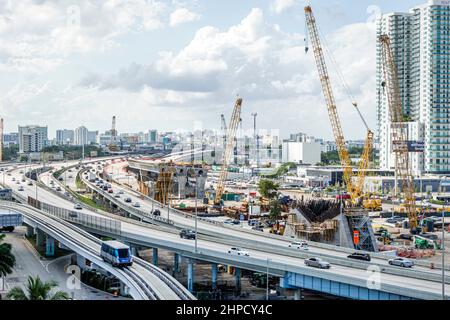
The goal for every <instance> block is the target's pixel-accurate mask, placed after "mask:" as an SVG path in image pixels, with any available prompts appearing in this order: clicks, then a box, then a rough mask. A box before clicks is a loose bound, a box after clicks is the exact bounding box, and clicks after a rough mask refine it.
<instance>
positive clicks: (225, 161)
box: [214, 98, 242, 204]
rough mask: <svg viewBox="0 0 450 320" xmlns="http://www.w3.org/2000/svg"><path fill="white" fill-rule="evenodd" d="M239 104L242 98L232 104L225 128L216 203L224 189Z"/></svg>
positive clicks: (239, 116) (239, 112)
mask: <svg viewBox="0 0 450 320" xmlns="http://www.w3.org/2000/svg"><path fill="white" fill-rule="evenodd" d="M241 106H242V99H241V98H238V99H237V100H236V103H235V105H234V109H233V113H232V115H231V118H230V125H229V126H228V130H227V140H226V147H225V150H224V151H223V156H222V167H221V169H220V175H219V180H218V181H217V188H216V196H215V200H214V202H215V203H216V204H219V203H220V200H221V199H222V194H223V192H224V189H225V180H226V178H227V175H228V164H229V162H230V159H231V156H232V154H233V148H234V138H235V137H236V131H237V129H238V126H239V121H240V119H241Z"/></svg>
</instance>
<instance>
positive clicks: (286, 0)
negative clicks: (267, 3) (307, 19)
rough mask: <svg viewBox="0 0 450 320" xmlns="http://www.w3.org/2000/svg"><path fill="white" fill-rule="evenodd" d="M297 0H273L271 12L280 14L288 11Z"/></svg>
mask: <svg viewBox="0 0 450 320" xmlns="http://www.w3.org/2000/svg"><path fill="white" fill-rule="evenodd" d="M297 2H298V0H275V1H274V2H273V3H272V6H271V9H272V11H275V12H276V13H278V14H280V13H282V12H283V11H285V10H286V9H289V8H291V7H293V6H294V5H296V4H297Z"/></svg>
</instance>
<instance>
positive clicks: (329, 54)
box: [317, 26, 371, 131]
mask: <svg viewBox="0 0 450 320" xmlns="http://www.w3.org/2000/svg"><path fill="white" fill-rule="evenodd" d="M317 30H318V31H319V36H320V38H321V39H322V43H323V44H322V46H323V47H324V48H325V51H326V53H327V56H328V57H329V60H330V61H331V64H332V65H333V67H334V69H335V71H336V74H337V76H338V78H339V80H340V81H341V83H342V86H343V87H344V91H345V92H346V94H347V97H348V98H349V100H350V101H351V103H352V105H353V106H354V107H355V109H356V111H357V112H358V115H359V117H360V118H361V120H362V122H363V123H364V126H365V127H366V129H367V131H371V130H370V129H369V126H368V125H367V122H366V120H365V119H364V117H363V115H362V114H361V111H360V110H359V107H358V103H357V102H356V99H355V96H354V95H353V93H352V91H351V90H350V87H349V86H348V84H347V82H346V81H345V78H344V75H343V74H342V71H341V69H340V68H339V65H338V64H337V62H336V59H335V58H334V55H333V53H332V51H331V50H330V49H329V46H328V42H327V39H326V38H325V36H324V34H323V33H322V31H321V30H320V28H319V27H318V26H317Z"/></svg>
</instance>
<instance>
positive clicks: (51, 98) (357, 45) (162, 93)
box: [0, 0, 424, 139]
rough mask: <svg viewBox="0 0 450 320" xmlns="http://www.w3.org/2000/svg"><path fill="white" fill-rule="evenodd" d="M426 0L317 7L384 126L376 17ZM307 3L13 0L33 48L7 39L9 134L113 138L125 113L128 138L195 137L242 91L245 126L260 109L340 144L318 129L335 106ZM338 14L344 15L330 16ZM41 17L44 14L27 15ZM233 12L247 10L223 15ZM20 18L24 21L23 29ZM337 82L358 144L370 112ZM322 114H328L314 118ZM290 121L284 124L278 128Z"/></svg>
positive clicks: (9, 11)
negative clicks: (315, 54)
mask: <svg viewBox="0 0 450 320" xmlns="http://www.w3.org/2000/svg"><path fill="white" fill-rule="evenodd" d="M423 2H424V1H406V0H405V1H396V2H395V4H392V3H391V2H389V1H380V2H379V3H377V4H376V5H373V4H372V3H371V2H370V1H360V2H358V4H357V5H354V6H353V5H352V6H351V7H350V8H347V5H346V4H344V3H338V2H335V3H331V4H330V3H328V2H324V1H313V5H316V7H317V10H316V11H317V19H318V20H320V22H321V25H322V30H323V32H324V34H325V36H326V38H327V41H328V44H329V46H330V47H331V48H332V49H333V51H334V52H335V58H336V60H337V62H338V64H339V66H340V68H341V69H342V71H343V73H344V76H345V78H346V79H347V81H348V82H349V85H350V87H351V88H352V90H353V91H354V93H355V96H356V98H357V100H358V101H359V104H360V106H361V109H362V112H363V113H364V115H365V116H366V118H367V119H368V121H369V125H370V126H371V127H372V128H375V127H376V122H375V119H376V116H375V103H374V101H375V53H374V48H375V45H376V41H375V40H376V39H375V19H374V17H376V15H377V14H379V13H381V12H383V13H386V12H391V11H396V10H402V11H406V10H408V9H409V8H410V7H411V6H413V5H417V4H420V3H423ZM303 4H304V3H303V1H291V0H289V1H286V0H276V1H265V2H257V1H249V2H248V3H245V4H241V3H239V4H238V3H237V2H236V1H230V2H227V3H226V4H225V3H222V4H220V5H215V6H212V5H210V4H208V3H206V2H202V1H188V2H183V3H180V2H175V1H174V2H158V1H152V2H145V1H131V2H127V3H125V2H124V3H122V2H120V1H119V2H117V4H116V6H118V7H119V6H120V8H121V9H123V12H124V13H123V16H117V13H116V11H118V10H113V9H117V7H115V8H109V9H108V8H107V7H105V6H104V5H102V4H99V3H94V2H89V1H80V2H78V7H73V6H72V5H73V3H72V2H70V1H61V2H59V3H58V4H55V3H53V2H49V1H41V2H39V3H36V2H31V1H30V3H27V1H23V2H21V3H15V2H7V3H6V4H3V5H2V6H1V7H0V15H1V17H2V18H3V19H2V21H3V22H2V25H1V28H0V33H2V35H5V34H6V33H7V32H10V33H11V34H14V36H15V38H14V41H16V40H17V39H18V42H19V43H21V46H22V48H23V49H26V50H22V51H21V52H19V51H15V50H12V48H11V47H10V45H9V46H8V44H11V43H12V39H11V40H10V41H11V42H8V40H9V39H10V38H9V37H6V36H5V44H3V45H2V46H1V47H0V51H1V52H2V53H3V56H4V57H5V58H4V59H3V60H2V61H1V62H0V65H1V67H2V69H4V75H5V76H4V78H3V79H1V78H0V93H1V94H2V96H3V99H2V104H1V109H0V112H1V113H2V115H3V117H4V118H5V131H6V132H7V131H15V128H17V126H18V125H19V124H20V125H26V124H29V122H33V123H34V122H36V123H40V124H44V123H45V124H47V125H48V127H49V132H55V131H56V129H59V128H64V127H68V126H69V125H70V124H71V123H73V122H74V121H76V122H77V123H79V125H83V126H86V127H88V128H93V127H94V124H96V126H98V128H96V130H99V131H106V130H108V129H109V127H110V121H109V119H110V117H111V116H112V115H113V114H116V115H117V116H118V119H122V122H120V121H118V128H119V129H120V130H121V131H128V132H139V131H143V130H146V128H148V127H151V128H155V129H158V130H167V131H173V130H176V129H186V130H190V129H191V128H193V127H194V126H195V121H202V122H203V123H207V124H208V125H209V128H214V127H215V128H218V127H220V118H219V115H220V114H221V113H223V114H225V116H226V117H229V116H230V114H231V109H232V105H233V100H234V98H235V95H236V94H240V95H241V96H242V97H243V99H244V103H243V111H242V113H243V114H242V117H243V126H244V127H248V128H250V127H251V125H252V121H251V120H252V119H251V113H253V112H256V111H257V112H258V127H260V128H266V129H272V128H274V129H280V130H282V131H286V132H284V134H287V132H288V131H291V132H295V131H299V130H302V131H305V132H310V133H311V134H313V135H316V136H319V135H320V136H323V137H325V138H328V139H329V138H331V130H328V129H327V130H323V128H320V131H319V126H317V124H318V122H319V121H318V120H317V118H320V119H324V117H325V116H326V108H325V104H324V101H323V97H322V93H321V92H320V86H319V82H318V80H317V76H316V70H314V67H313V63H312V55H311V54H308V55H305V54H304V31H305V30H304V18H303ZM143 6H145V7H143ZM143 8H145V9H146V10H145V12H146V15H145V16H142V15H143V14H142V12H141V11H142V9H143ZM331 9H332V10H333V12H334V13H333V14H334V19H328V17H329V15H330V12H329V11H330V10H331ZM29 10H33V12H36V13H37V14H36V15H35V17H28V16H27V15H29V12H31V11H29ZM93 10H100V14H99V15H98V18H99V19H100V21H101V22H102V23H111V21H114V22H118V27H115V28H113V29H112V30H111V31H109V32H108V31H105V30H103V29H101V28H98V25H97V24H96V23H95V21H93V16H92V14H93ZM222 11H230V12H234V13H235V14H233V17H232V18H227V17H222V16H221V12H222ZM336 12H337V13H338V14H336ZM78 14H79V19H78V18H77V15H78ZM69 16H70V17H72V18H73V19H68V18H69ZM44 18H45V19H46V21H47V23H46V26H45V27H43V26H42V23H41V20H40V19H44ZM120 19H123V20H120ZM8 21H9V22H8ZM10 21H14V22H15V23H16V28H15V29H14V32H11V26H10V25H9V23H10ZM25 21H26V23H25ZM77 21H79V24H77V23H78V22H77ZM19 22H20V23H19ZM119 22H120V23H119ZM18 23H19V24H18ZM33 25H39V28H36V30H34V29H33V28H32V26H33ZM96 27H97V28H96ZM92 30H94V32H88V31H92ZM49 38H50V39H49ZM169 39H170V40H169ZM354 39H361V41H354ZM50 41H51V43H50ZM208 48H209V49H210V50H204V49H208ZM344 66H345V68H344ZM168 68H170V70H171V71H169V69H168ZM6 79H8V81H6ZM336 80H337V79H336ZM257 87H258V88H259V89H257V90H256V89H255V88H257ZM336 87H337V88H336V89H337V100H338V107H339V109H340V112H341V117H342V122H343V125H344V132H345V133H346V137H347V139H359V138H362V137H363V136H364V128H363V126H362V125H361V126H358V127H357V128H352V129H354V130H350V128H349V125H350V124H352V123H356V121H358V119H357V117H358V116H357V114H356V113H355V112H354V111H353V110H352V107H351V104H350V102H348V101H347V99H345V98H344V94H343V92H342V90H341V88H339V87H338V86H336ZM316 107H317V112H318V113H317V114H311V112H309V111H310V109H311V108H316ZM168 111H169V112H168ZM172 111H173V112H172ZM30 116H31V117H33V120H32V121H30V120H28V118H29V117H30ZM156 119H158V120H156ZM274 119H279V121H274ZM281 121H282V122H283V126H280V125H278V124H277V123H280V122H281ZM147 124H149V125H147Z"/></svg>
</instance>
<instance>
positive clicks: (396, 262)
mask: <svg viewBox="0 0 450 320" xmlns="http://www.w3.org/2000/svg"><path fill="white" fill-rule="evenodd" d="M388 263H389V264H390V265H391V266H399V267H403V268H412V266H414V262H412V261H411V260H409V259H406V258H394V259H389V261H388Z"/></svg>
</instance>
